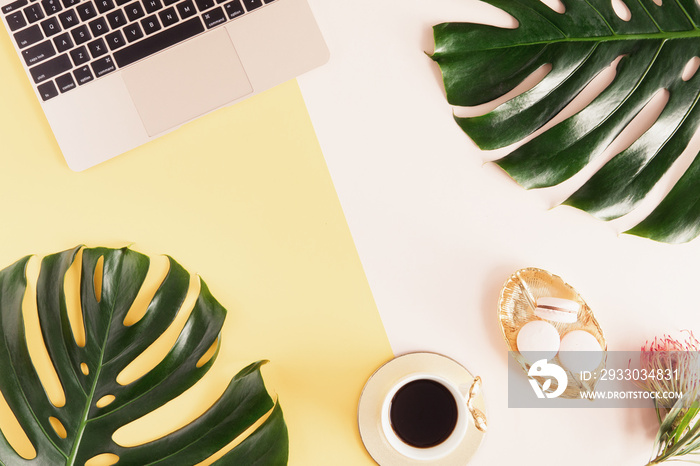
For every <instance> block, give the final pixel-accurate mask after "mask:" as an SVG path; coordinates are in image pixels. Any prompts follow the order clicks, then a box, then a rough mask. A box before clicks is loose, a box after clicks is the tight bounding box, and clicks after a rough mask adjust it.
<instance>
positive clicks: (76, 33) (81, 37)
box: [70, 24, 92, 45]
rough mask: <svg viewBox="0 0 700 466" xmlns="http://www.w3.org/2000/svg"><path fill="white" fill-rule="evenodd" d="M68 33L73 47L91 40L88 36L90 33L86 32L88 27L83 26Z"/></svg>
mask: <svg viewBox="0 0 700 466" xmlns="http://www.w3.org/2000/svg"><path fill="white" fill-rule="evenodd" d="M70 33H71V35H72V36H73V40H74V41H75V45H80V44H84V43H85V42H87V41H89V40H90V39H92V37H91V36H90V31H88V27H87V26H86V25H84V24H83V25H82V26H78V27H77V28H75V29H73V30H72V31H71V32H70Z"/></svg>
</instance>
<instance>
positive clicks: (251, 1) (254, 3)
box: [243, 0, 262, 11]
mask: <svg viewBox="0 0 700 466" xmlns="http://www.w3.org/2000/svg"><path fill="white" fill-rule="evenodd" d="M243 5H245V9H246V10H247V11H252V10H254V9H256V8H259V7H261V6H262V0H243Z"/></svg>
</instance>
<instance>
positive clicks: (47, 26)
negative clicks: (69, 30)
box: [41, 18, 61, 37]
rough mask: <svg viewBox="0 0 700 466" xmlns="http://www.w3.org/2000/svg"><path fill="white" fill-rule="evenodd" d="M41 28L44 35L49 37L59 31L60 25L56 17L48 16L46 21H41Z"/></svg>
mask: <svg viewBox="0 0 700 466" xmlns="http://www.w3.org/2000/svg"><path fill="white" fill-rule="evenodd" d="M41 29H43V30H44V35H45V36H46V37H51V36H54V35H56V34H58V33H59V32H61V26H60V25H59V24H58V20H57V19H56V18H49V19H47V20H46V21H42V22H41Z"/></svg>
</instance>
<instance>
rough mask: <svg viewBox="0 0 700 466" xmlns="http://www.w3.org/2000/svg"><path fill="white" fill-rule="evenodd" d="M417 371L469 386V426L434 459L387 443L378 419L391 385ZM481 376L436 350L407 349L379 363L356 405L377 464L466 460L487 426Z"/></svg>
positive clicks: (447, 464) (458, 464)
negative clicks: (448, 449) (406, 452)
mask: <svg viewBox="0 0 700 466" xmlns="http://www.w3.org/2000/svg"><path fill="white" fill-rule="evenodd" d="M418 372H424V373H430V374H433V375H437V376H440V377H443V378H444V379H447V380H449V381H451V382H453V383H454V384H455V385H457V386H460V387H461V386H466V387H470V397H469V401H468V407H469V412H470V413H471V414H472V416H473V419H470V420H469V428H468V429H467V432H466V434H465V436H464V438H463V439H462V441H461V442H460V444H459V445H458V446H457V448H456V449H455V450H453V451H452V452H451V453H449V454H448V455H447V456H444V457H442V458H440V459H437V460H415V459H411V458H408V457H406V456H404V455H402V454H401V453H399V452H398V451H396V450H395V449H394V448H393V447H391V445H389V442H388V440H387V439H386V436H385V435H384V432H383V430H382V427H381V423H380V417H381V410H382V404H383V403H384V399H385V398H386V396H387V394H388V393H389V391H390V390H391V388H392V387H393V386H395V385H396V383H398V382H399V381H400V380H402V379H404V378H405V377H407V376H409V375H411V374H414V373H418ZM480 380H481V379H479V378H475V377H474V376H473V375H472V374H471V373H470V372H469V371H468V370H467V369H466V368H464V367H463V366H462V365H461V364H459V363H458V362H456V361H454V360H452V359H450V358H448V357H446V356H442V355H440V354H436V353H409V354H405V355H402V356H398V357H396V358H394V359H392V360H391V361H389V362H387V363H386V364H384V365H383V366H381V367H380V368H379V369H377V371H376V372H375V373H374V374H372V376H371V377H370V378H369V380H367V383H366V384H365V387H364V389H363V390H362V395H361V396H360V402H359V404H358V408H357V422H358V426H359V429H360V436H361V437H362V442H363V443H364V445H365V448H366V449H367V451H368V452H369V454H370V456H371V457H372V458H373V459H374V461H376V462H377V464H379V465H380V466H405V465H438V464H439V465H440V466H464V465H465V464H467V462H468V461H469V460H470V459H471V458H472V456H473V455H474V453H476V451H477V449H478V448H479V445H481V441H482V439H483V437H484V432H483V431H482V430H481V429H484V430H485V429H486V415H485V414H484V413H485V412H486V407H485V406H484V397H483V395H482V392H481V391H480V390H479V389H478V386H479V383H480ZM475 382H476V383H475Z"/></svg>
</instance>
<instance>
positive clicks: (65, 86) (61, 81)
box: [56, 73, 76, 94]
mask: <svg viewBox="0 0 700 466" xmlns="http://www.w3.org/2000/svg"><path fill="white" fill-rule="evenodd" d="M56 85H57V86H58V90H59V91H61V94H63V93H64V92H68V91H70V90H71V89H75V88H76V85H75V81H73V76H71V74H70V73H66V74H64V75H62V76H59V77H58V78H56Z"/></svg>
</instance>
